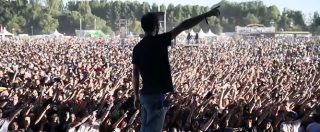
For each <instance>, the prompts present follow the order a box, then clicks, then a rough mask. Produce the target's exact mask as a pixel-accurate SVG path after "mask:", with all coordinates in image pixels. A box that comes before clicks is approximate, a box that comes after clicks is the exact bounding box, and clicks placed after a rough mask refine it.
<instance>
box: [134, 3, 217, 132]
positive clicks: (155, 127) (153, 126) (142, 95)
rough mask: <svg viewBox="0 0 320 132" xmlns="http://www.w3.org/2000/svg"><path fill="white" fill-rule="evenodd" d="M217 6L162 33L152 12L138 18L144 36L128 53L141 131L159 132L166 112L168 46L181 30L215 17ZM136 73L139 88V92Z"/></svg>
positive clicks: (170, 85) (169, 90)
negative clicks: (140, 83) (130, 57)
mask: <svg viewBox="0 0 320 132" xmlns="http://www.w3.org/2000/svg"><path fill="white" fill-rule="evenodd" d="M219 15H220V11H219V9H218V7H216V8H214V9H212V10H210V11H209V12H206V13H204V14H201V15H199V16H196V17H193V18H190V19H187V20H185V21H183V22H182V23H181V24H180V25H179V26H177V27H176V28H174V29H173V30H171V31H170V32H166V33H163V34H158V32H159V20H158V16H157V14H155V13H147V14H145V15H144V16H143V17H142V18H141V27H142V28H143V30H144V32H145V36H144V38H143V39H142V40H141V41H140V42H139V43H138V44H137V45H136V46H135V47H134V49H133V55H132V64H133V75H132V83H133V88H134V90H135V107H137V106H138V104H139V102H140V104H141V110H140V111H141V128H140V131H141V132H161V131H162V126H163V122H164V118H165V115H166V109H165V108H164V100H165V94H166V93H168V92H173V91H174V90H173V84H172V79H171V70H170V64H169V58H168V46H170V45H171V40H172V39H174V38H175V37H176V36H177V35H178V34H180V33H181V32H182V31H184V30H187V29H189V28H191V27H193V26H195V25H197V24H198V23H200V22H201V21H202V20H204V19H206V18H207V17H211V16H219ZM139 75H141V77H142V84H143V86H142V89H141V90H140V91H139Z"/></svg>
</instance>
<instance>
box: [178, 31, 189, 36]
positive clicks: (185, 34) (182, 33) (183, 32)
mask: <svg viewBox="0 0 320 132" xmlns="http://www.w3.org/2000/svg"><path fill="white" fill-rule="evenodd" d="M179 35H181V36H187V35H188V33H187V32H186V31H182V32H181V33H180V34H179Z"/></svg>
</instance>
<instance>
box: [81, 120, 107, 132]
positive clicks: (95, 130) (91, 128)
mask: <svg viewBox="0 0 320 132" xmlns="http://www.w3.org/2000/svg"><path fill="white" fill-rule="evenodd" d="M100 124H101V120H96V121H95V122H92V124H89V123H84V124H82V125H81V126H80V128H79V129H78V132H99V127H100Z"/></svg>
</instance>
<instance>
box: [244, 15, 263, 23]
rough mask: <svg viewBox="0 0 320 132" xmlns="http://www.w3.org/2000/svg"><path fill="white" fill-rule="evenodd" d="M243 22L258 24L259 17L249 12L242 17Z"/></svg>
mask: <svg viewBox="0 0 320 132" xmlns="http://www.w3.org/2000/svg"><path fill="white" fill-rule="evenodd" d="M244 22H245V24H259V23H260V21H259V19H258V18H257V17H256V16H255V15H253V14H250V13H249V14H248V15H247V16H246V17H245V18H244Z"/></svg>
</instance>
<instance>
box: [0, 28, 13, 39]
mask: <svg viewBox="0 0 320 132" xmlns="http://www.w3.org/2000/svg"><path fill="white" fill-rule="evenodd" d="M0 36H1V37H6V36H10V37H12V36H13V34H12V33H10V32H8V31H7V29H6V28H5V27H4V28H3V29H2V30H1V32H0Z"/></svg>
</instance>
